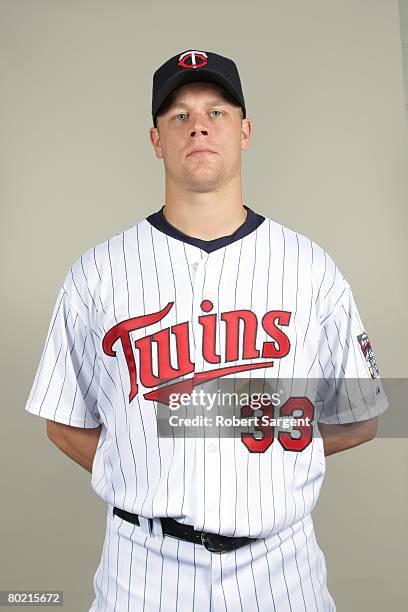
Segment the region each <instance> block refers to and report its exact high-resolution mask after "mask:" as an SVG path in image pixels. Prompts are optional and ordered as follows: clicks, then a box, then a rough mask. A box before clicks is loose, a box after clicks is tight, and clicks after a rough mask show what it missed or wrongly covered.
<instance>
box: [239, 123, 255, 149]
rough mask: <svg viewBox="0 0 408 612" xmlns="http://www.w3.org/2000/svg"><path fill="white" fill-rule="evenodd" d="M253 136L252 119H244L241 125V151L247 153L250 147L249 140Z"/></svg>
mask: <svg viewBox="0 0 408 612" xmlns="http://www.w3.org/2000/svg"><path fill="white" fill-rule="evenodd" d="M251 134H252V121H251V120H250V119H242V125H241V149H243V150H244V151H246V150H247V149H248V147H249V140H250V138H251Z"/></svg>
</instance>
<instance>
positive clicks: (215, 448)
mask: <svg viewBox="0 0 408 612" xmlns="http://www.w3.org/2000/svg"><path fill="white" fill-rule="evenodd" d="M208 450H209V452H210V453H215V451H216V450H217V447H216V446H215V444H209V446H208Z"/></svg>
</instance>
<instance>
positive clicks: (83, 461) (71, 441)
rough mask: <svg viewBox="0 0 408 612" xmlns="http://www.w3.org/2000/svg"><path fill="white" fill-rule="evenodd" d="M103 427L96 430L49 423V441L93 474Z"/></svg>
mask: <svg viewBox="0 0 408 612" xmlns="http://www.w3.org/2000/svg"><path fill="white" fill-rule="evenodd" d="M101 428H102V425H99V426H98V427H96V428H95V429H85V428H82V427H72V426H71V425H63V424H62V423H55V422H54V421H47V435H48V437H49V439H50V440H51V441H52V442H53V443H54V444H55V445H56V446H57V447H58V448H59V449H60V450H61V451H62V452H63V453H64V454H65V455H67V456H68V457H70V459H72V460H73V461H75V463H78V464H79V465H80V466H81V467H83V468H85V469H86V470H88V472H92V464H93V460H94V457H95V452H96V448H97V446H98V442H99V436H100V433H101Z"/></svg>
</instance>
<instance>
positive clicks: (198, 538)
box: [113, 506, 258, 553]
mask: <svg viewBox="0 0 408 612" xmlns="http://www.w3.org/2000/svg"><path fill="white" fill-rule="evenodd" d="M113 514H117V515H118V516H119V517H120V518H122V519H123V520H125V521H128V522H129V523H132V524H133V525H140V522H139V516H138V515H137V514H132V513H131V512H127V511H126V510H121V509H120V508H116V506H115V507H114V508H113ZM160 522H161V525H162V531H163V535H168V536H171V537H173V538H179V539H180V540H186V541H187V542H193V543H195V544H202V545H203V546H205V548H206V549H207V550H209V551H210V552H217V553H223V552H228V551H230V550H235V549H237V548H241V546H246V545H247V544H250V543H251V542H256V540H257V539H258V538H247V537H240V538H232V537H230V536H223V535H219V534H217V533H208V532H207V531H196V530H195V529H194V527H192V526H191V525H183V523H179V522H178V521H175V520H174V519H172V518H170V517H162V518H161V519H160Z"/></svg>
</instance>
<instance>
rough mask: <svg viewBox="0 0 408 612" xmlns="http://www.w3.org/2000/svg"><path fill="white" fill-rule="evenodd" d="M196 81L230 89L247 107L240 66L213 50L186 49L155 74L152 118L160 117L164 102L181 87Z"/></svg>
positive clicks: (243, 110) (234, 96) (244, 112)
mask: <svg viewBox="0 0 408 612" xmlns="http://www.w3.org/2000/svg"><path fill="white" fill-rule="evenodd" d="M192 81H207V82H210V83H215V84H216V85H220V86H221V87H223V88H224V89H226V90H227V91H228V92H229V93H230V94H231V95H232V97H233V98H234V99H235V100H236V101H237V103H238V104H239V105H240V107H241V108H242V112H243V114H244V118H245V117H246V108H245V100H244V94H243V93H242V86H241V81H240V78H239V74H238V69H237V67H236V65H235V62H233V61H232V60H231V59H229V58H228V57H223V56H222V55H218V54H217V53H211V52H210V51H192V50H189V51H183V52H182V53H180V54H178V55H175V56H174V57H172V58H171V59H169V60H167V62H165V63H164V64H163V65H162V66H160V68H158V69H157V70H156V72H155V73H154V75H153V94H152V117H153V125H154V126H155V127H157V124H156V118H157V113H158V111H159V110H160V107H161V105H162V104H163V102H164V101H165V100H166V98H168V96H169V95H170V94H171V93H172V92H173V91H174V90H175V89H177V87H180V86H181V85H184V84H185V83H191V82H192Z"/></svg>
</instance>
